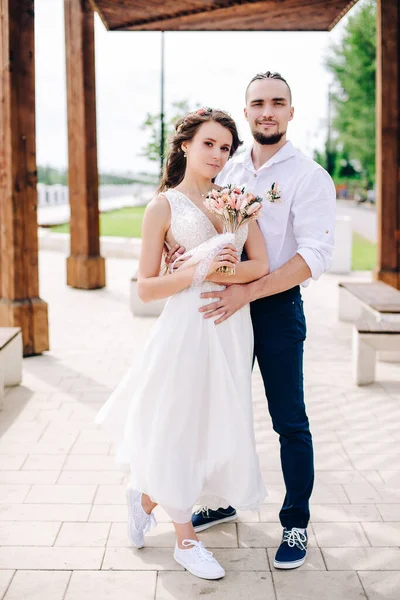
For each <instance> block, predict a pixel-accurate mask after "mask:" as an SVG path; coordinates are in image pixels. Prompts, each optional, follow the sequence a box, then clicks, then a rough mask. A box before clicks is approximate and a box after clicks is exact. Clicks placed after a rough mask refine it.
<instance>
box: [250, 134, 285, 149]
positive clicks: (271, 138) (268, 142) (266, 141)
mask: <svg viewBox="0 0 400 600" xmlns="http://www.w3.org/2000/svg"><path fill="white" fill-rule="evenodd" d="M252 133H253V138H254V139H255V140H256V142H258V143H259V144H261V146H273V145H274V144H277V143H278V142H280V141H281V139H282V138H283V136H284V135H285V133H286V131H277V132H276V133H271V135H264V134H263V133H260V132H259V131H253V132H252Z"/></svg>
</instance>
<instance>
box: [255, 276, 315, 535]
mask: <svg viewBox="0 0 400 600" xmlns="http://www.w3.org/2000/svg"><path fill="white" fill-rule="evenodd" d="M250 310H251V317H252V321H253V329H254V354H255V358H257V362H258V365H259V367H260V371H261V375H262V378H263V382H264V388H265V394H266V396H267V401H268V410H269V413H270V415H271V418H272V425H273V428H274V430H275V431H276V432H277V433H278V434H279V441H280V451H281V463H282V472H283V478H284V480H285V485H286V495H285V499H284V502H283V505H282V508H281V511H280V513H279V518H280V521H281V524H282V526H283V527H286V528H288V529H291V528H292V527H307V525H308V521H309V518H310V509H309V499H310V496H311V492H312V489H313V484H314V455H313V445H312V437H311V433H310V428H309V423H308V417H307V413H306V407H305V404H304V387H303V346H304V340H305V337H306V322H305V317H304V312H303V301H302V299H301V294H300V287H299V286H297V287H295V288H293V289H291V290H288V291H286V292H282V293H281V294H276V295H274V296H269V297H267V298H260V299H259V300H256V301H255V302H252V303H251V305H250Z"/></svg>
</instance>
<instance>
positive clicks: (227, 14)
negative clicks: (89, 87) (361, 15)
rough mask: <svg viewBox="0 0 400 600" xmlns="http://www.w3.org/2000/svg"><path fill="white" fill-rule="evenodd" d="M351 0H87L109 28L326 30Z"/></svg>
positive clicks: (160, 29)
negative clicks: (168, 0)
mask: <svg viewBox="0 0 400 600" xmlns="http://www.w3.org/2000/svg"><path fill="white" fill-rule="evenodd" d="M356 1H357V0H174V1H173V2H165V0H90V2H91V4H92V6H94V7H95V10H96V11H97V12H98V13H99V15H100V17H101V18H102V20H103V23H105V26H106V27H107V29H109V30H112V31H119V30H142V31H143V30H148V31H155V30H156V31H172V30H175V31H178V30H179V31H185V30H186V31H187V30H189V31H192V30H196V31H203V30H204V31H246V30H253V31H288V30H289V31H294V30H295V31H300V30H305V31H321V30H322V31H326V30H330V29H332V27H334V25H335V24H336V23H337V21H338V20H339V19H340V18H341V17H343V15H344V14H345V13H346V12H347V11H348V10H349V9H350V8H351V6H352V5H353V4H354V3H355V2H356Z"/></svg>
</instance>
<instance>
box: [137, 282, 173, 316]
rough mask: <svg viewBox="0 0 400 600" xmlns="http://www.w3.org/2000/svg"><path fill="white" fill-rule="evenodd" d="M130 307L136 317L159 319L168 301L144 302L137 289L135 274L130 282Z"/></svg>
mask: <svg viewBox="0 0 400 600" xmlns="http://www.w3.org/2000/svg"><path fill="white" fill-rule="evenodd" d="M130 285H131V289H130V306H131V311H132V313H133V314H134V316H135V317H159V316H160V314H161V313H162V311H163V309H164V306H165V303H166V301H167V299H163V300H154V301H153V302H143V301H142V300H141V299H140V298H139V294H138V289H137V273H135V274H134V275H133V277H132V279H131V282H130Z"/></svg>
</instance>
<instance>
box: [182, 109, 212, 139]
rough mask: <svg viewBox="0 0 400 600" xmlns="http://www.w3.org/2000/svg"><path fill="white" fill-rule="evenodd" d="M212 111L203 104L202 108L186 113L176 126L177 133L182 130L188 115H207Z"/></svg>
mask: <svg viewBox="0 0 400 600" xmlns="http://www.w3.org/2000/svg"><path fill="white" fill-rule="evenodd" d="M212 111H213V109H212V108H210V107H209V106H203V107H202V108H199V109H198V110H196V112H194V113H189V114H188V115H186V117H184V119H183V121H182V122H181V123H180V124H179V125H178V127H177V128H176V131H177V133H180V132H181V131H182V129H183V127H184V125H186V122H187V118H188V117H190V115H200V116H201V117H203V116H204V115H208V114H210V113H212Z"/></svg>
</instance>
